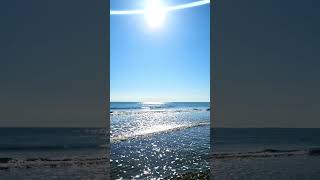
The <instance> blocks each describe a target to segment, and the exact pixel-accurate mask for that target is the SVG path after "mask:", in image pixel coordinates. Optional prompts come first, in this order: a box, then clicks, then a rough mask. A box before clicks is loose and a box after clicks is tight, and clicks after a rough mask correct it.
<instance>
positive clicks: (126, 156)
mask: <svg viewBox="0 0 320 180" xmlns="http://www.w3.org/2000/svg"><path fill="white" fill-rule="evenodd" d="M110 116H111V132H110V141H111V179H121V178H122V179H160V178H173V177H179V176H181V175H183V174H186V173H189V172H193V173H198V172H203V171H207V170H209V168H210V164H209V152H210V151H209V149H210V109H209V103H206V102H204V103H182V102H181V103H125V102H123V103H117V102H112V103H111V110H110Z"/></svg>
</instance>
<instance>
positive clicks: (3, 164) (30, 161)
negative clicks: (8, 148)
mask: <svg viewBox="0 0 320 180" xmlns="http://www.w3.org/2000/svg"><path fill="white" fill-rule="evenodd" d="M107 162H109V159H108V158H107V157H77V158H68V157H65V158H60V159H52V158H27V159H14V158H10V157H4V158H0V170H9V169H13V168H24V169H25V168H28V169H29V168H42V167H46V168H59V167H66V166H72V167H80V166H92V165H99V164H106V163H107Z"/></svg>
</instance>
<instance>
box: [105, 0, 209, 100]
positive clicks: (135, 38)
mask: <svg viewBox="0 0 320 180" xmlns="http://www.w3.org/2000/svg"><path fill="white" fill-rule="evenodd" d="M121 2H123V4H120V3H118V4H115V3H112V2H111V8H117V9H119V8H123V9H137V8H140V7H141V6H142V5H141V2H142V1H141V2H140V1H139V4H133V3H130V4H129V3H126V2H127V1H121ZM130 2H132V1H130ZM135 2H137V3H138V1H135ZM172 2H173V1H171V3H172ZM176 3H179V2H178V1H177V2H176ZM180 3H181V2H180ZM110 31H111V34H110V39H111V41H110V46H111V47H110V65H111V66H110V86H111V87H110V88H111V89H110V95H111V97H110V98H111V101H165V102H169V101H209V99H210V98H209V97H210V6H209V4H207V5H203V6H198V7H194V8H190V9H183V10H179V11H174V12H169V13H168V14H167V16H166V19H165V21H164V23H163V24H162V25H161V27H158V28H155V29H152V28H150V27H149V26H148V25H147V24H146V22H145V18H144V15H141V14H140V15H139V14H138V15H123V16H111V17H110Z"/></svg>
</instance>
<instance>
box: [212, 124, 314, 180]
mask: <svg viewBox="0 0 320 180" xmlns="http://www.w3.org/2000/svg"><path fill="white" fill-rule="evenodd" d="M319 137H320V129H293V128H249V129H232V128H217V129H211V140H212V141H211V142H212V143H211V149H212V151H211V163H212V171H211V172H212V177H213V178H214V179H228V180H229V179H230V180H232V179H263V180H264V179H266V180H267V179H284V180H287V179H288V180H289V179H314V180H316V179H319V177H320V167H319V166H318V165H317V164H320V156H319V155H320V138H319Z"/></svg>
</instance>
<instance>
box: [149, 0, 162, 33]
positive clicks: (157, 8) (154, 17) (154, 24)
mask: <svg viewBox="0 0 320 180" xmlns="http://www.w3.org/2000/svg"><path fill="white" fill-rule="evenodd" d="M166 14H167V12H166V9H165V7H164V6H163V4H162V2H161V0H146V8H145V18H146V21H147V23H148V25H149V27H151V28H158V27H160V26H161V25H162V24H163V23H164V20H165V19H166Z"/></svg>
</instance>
